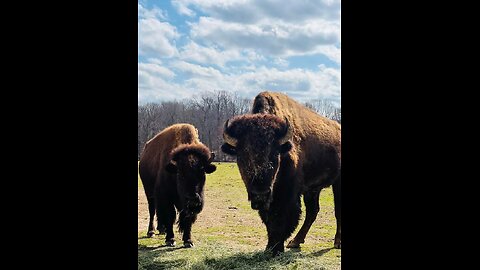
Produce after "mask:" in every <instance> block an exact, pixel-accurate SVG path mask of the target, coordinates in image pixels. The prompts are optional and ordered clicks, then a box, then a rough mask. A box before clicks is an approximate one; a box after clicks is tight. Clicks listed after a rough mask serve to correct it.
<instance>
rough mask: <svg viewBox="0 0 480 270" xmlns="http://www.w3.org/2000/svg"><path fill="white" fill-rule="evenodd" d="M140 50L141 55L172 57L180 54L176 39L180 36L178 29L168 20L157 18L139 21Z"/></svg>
mask: <svg viewBox="0 0 480 270" xmlns="http://www.w3.org/2000/svg"><path fill="white" fill-rule="evenodd" d="M138 36H139V39H138V52H139V54H140V55H155V56H157V57H172V56H174V55H176V54H178V51H177V48H176V46H175V43H174V40H175V39H176V38H179V37H180V34H179V33H178V32H177V29H176V28H175V27H174V26H172V25H171V24H169V23H168V22H160V21H159V20H157V19H155V18H146V19H141V20H140V21H139V22H138Z"/></svg>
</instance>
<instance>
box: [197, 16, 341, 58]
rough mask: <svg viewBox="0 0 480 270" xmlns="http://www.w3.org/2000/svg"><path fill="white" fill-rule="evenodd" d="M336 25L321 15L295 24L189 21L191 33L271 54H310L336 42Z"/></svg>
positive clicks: (337, 33) (224, 45) (233, 45)
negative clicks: (320, 17)
mask: <svg viewBox="0 0 480 270" xmlns="http://www.w3.org/2000/svg"><path fill="white" fill-rule="evenodd" d="M339 28H340V27H339V25H338V23H336V22H328V21H325V20H321V19H319V20H312V21H309V22H307V23H304V24H298V25H297V24H290V23H281V22H272V21H267V20H264V21H262V22H261V23H259V24H256V25H246V24H239V23H226V22H224V21H221V20H218V19H214V18H210V17H200V19H199V21H198V23H194V24H192V28H191V36H192V38H194V39H199V40H201V41H203V42H205V43H207V44H210V45H215V44H218V45H220V46H221V47H225V48H236V49H252V50H256V51H259V52H260V53H263V54H266V55H272V56H292V55H305V54H311V53H314V52H316V51H317V50H318V48H319V47H320V46H325V45H334V44H337V43H339V42H340V31H339Z"/></svg>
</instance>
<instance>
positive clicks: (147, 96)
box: [138, 63, 190, 104]
mask: <svg viewBox="0 0 480 270" xmlns="http://www.w3.org/2000/svg"><path fill="white" fill-rule="evenodd" d="M172 74H173V72H171V71H169V70H168V69H166V68H162V67H160V66H157V65H155V64H145V63H139V64H138V104H144V103H147V102H159V101H163V100H174V99H179V98H181V97H185V96H188V95H190V92H189V91H188V90H187V89H186V88H185V87H183V86H182V85H179V84H177V83H174V82H172V81H171V80H169V79H170V78H172V77H173V76H172Z"/></svg>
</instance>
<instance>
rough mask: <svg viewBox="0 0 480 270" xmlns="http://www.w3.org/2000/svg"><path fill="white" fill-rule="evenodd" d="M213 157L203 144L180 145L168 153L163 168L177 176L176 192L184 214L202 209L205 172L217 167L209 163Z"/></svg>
mask: <svg viewBox="0 0 480 270" xmlns="http://www.w3.org/2000/svg"><path fill="white" fill-rule="evenodd" d="M214 157H215V155H214V153H210V151H209V150H208V148H207V147H205V146H203V145H182V146H179V147H177V148H175V149H174V150H173V151H172V153H171V154H170V162H169V163H168V164H167V166H166V168H165V169H166V170H167V172H169V173H172V174H176V176H177V181H176V182H177V192H178V195H179V197H180V201H181V203H182V205H183V209H182V210H183V211H185V214H186V215H192V214H197V213H199V212H200V211H202V208H203V187H204V185H205V174H206V173H212V172H214V171H215V170H216V169H217V167H216V166H215V165H214V164H211V162H212V161H213V159H214Z"/></svg>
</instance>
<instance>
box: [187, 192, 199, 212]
mask: <svg viewBox="0 0 480 270" xmlns="http://www.w3.org/2000/svg"><path fill="white" fill-rule="evenodd" d="M185 199H186V207H187V209H188V210H189V211H190V212H194V213H198V212H200V211H201V209H202V198H201V197H200V195H199V194H198V193H196V194H195V195H193V196H185Z"/></svg>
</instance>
